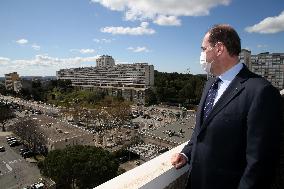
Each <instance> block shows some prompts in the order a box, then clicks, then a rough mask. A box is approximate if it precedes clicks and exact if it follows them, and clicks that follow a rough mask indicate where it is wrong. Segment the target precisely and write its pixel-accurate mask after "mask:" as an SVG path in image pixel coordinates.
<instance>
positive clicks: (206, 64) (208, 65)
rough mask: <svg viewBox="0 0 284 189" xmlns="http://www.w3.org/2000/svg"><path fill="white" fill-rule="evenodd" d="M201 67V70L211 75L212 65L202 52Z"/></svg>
mask: <svg viewBox="0 0 284 189" xmlns="http://www.w3.org/2000/svg"><path fill="white" fill-rule="evenodd" d="M200 65H201V68H202V69H203V70H204V71H206V72H207V73H211V72H210V71H211V63H209V62H207V60H206V52H201V54H200Z"/></svg>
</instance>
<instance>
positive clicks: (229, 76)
mask: <svg viewBox="0 0 284 189" xmlns="http://www.w3.org/2000/svg"><path fill="white" fill-rule="evenodd" d="M242 68H243V64H242V63H240V62H239V63H238V64H236V65H234V66H233V67H232V68H230V69H229V70H227V71H226V72H225V73H223V74H221V75H220V76H219V78H220V79H221V80H222V81H223V82H224V83H230V82H231V81H232V80H233V79H234V78H235V77H236V75H237V74H238V73H239V72H240V71H241V69H242Z"/></svg>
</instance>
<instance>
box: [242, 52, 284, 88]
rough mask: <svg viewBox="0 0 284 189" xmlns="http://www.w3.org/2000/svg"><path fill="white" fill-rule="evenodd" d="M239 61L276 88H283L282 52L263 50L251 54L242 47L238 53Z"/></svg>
mask: <svg viewBox="0 0 284 189" xmlns="http://www.w3.org/2000/svg"><path fill="white" fill-rule="evenodd" d="M240 62H243V63H244V64H246V65H247V66H248V68H249V69H250V70H251V71H252V72H254V73H256V74H258V75H261V76H262V77H264V78H266V79H267V80H268V81H270V82H271V84H272V85H273V86H275V87H276V88H278V89H283V88H284V53H269V52H264V53H260V54H257V55H252V54H251V51H248V50H245V49H243V50H242V52H241V53H240Z"/></svg>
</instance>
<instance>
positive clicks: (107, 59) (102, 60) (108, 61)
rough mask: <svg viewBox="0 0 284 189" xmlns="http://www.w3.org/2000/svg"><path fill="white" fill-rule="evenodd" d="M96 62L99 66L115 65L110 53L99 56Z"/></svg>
mask: <svg viewBox="0 0 284 189" xmlns="http://www.w3.org/2000/svg"><path fill="white" fill-rule="evenodd" d="M96 63H97V67H108V66H114V65H115V62H114V59H113V58H112V57H111V56H108V55H102V56H100V57H99V58H97V60H96Z"/></svg>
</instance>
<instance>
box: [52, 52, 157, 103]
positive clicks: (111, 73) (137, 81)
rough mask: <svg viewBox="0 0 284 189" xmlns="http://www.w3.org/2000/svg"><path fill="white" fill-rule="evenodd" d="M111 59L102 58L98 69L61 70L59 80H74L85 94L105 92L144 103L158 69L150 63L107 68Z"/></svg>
mask: <svg viewBox="0 0 284 189" xmlns="http://www.w3.org/2000/svg"><path fill="white" fill-rule="evenodd" d="M108 58H110V56H102V57H101V59H99V60H98V61H97V65H98V66H97V67H84V68H71V69H61V70H59V71H57V73H56V76H57V79H62V80H71V81H72V85H73V86H74V87H78V88H80V89H81V90H86V89H87V90H91V91H92V90H95V89H101V90H104V91H106V92H107V94H110V95H117V96H119V95H120V96H122V97H124V98H126V99H128V100H131V101H137V102H143V101H144V96H145V90H146V89H148V88H150V87H151V86H153V85H154V66H153V65H149V64H147V63H134V64H117V65H115V64H113V63H111V65H107V63H105V61H106V60H107V59H108ZM111 59H112V58H111ZM109 62H110V61H109ZM108 64H109V63H108Z"/></svg>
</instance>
